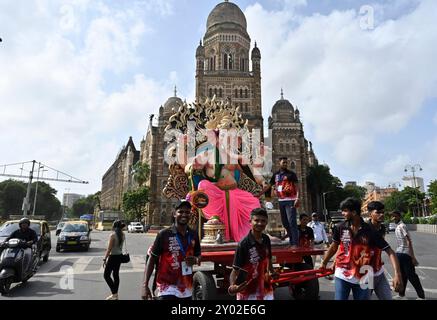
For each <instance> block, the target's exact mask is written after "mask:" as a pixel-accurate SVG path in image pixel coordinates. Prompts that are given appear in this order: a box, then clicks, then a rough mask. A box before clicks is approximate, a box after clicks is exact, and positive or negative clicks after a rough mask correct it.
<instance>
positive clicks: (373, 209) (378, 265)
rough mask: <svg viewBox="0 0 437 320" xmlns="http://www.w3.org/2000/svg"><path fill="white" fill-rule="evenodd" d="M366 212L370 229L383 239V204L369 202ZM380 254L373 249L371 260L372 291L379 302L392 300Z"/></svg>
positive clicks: (384, 231)
mask: <svg viewBox="0 0 437 320" xmlns="http://www.w3.org/2000/svg"><path fill="white" fill-rule="evenodd" d="M367 212H368V213H369V215H370V221H369V226H370V228H371V229H372V230H373V231H374V232H376V233H378V234H379V235H380V236H381V237H382V238H385V233H386V230H385V225H384V204H383V203H382V202H379V201H372V202H369V204H368V205H367ZM381 253H382V251H381V250H379V249H378V248H375V251H374V254H373V258H372V267H373V276H374V281H373V286H374V291H375V294H376V296H377V297H378V299H379V300H392V294H391V289H390V284H389V283H388V281H387V278H386V277H385V274H384V263H383V262H382V257H381ZM396 259H397V258H396Z"/></svg>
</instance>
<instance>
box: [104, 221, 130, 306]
mask: <svg viewBox="0 0 437 320" xmlns="http://www.w3.org/2000/svg"><path fill="white" fill-rule="evenodd" d="M124 227H125V224H124V223H122V222H121V221H120V220H116V221H114V223H113V224H112V230H113V232H112V234H111V236H110V237H109V243H108V248H107V249H106V254H105V258H104V259H103V267H104V268H105V272H104V274H103V276H104V278H105V281H106V283H107V284H108V286H109V288H110V289H111V293H112V294H111V295H110V296H109V297H107V298H106V300H118V286H119V284H120V278H119V275H118V273H119V271H120V265H121V256H122V247H123V243H124V240H125V236H124V233H123V228H124ZM111 274H112V277H113V278H114V279H112V278H111Z"/></svg>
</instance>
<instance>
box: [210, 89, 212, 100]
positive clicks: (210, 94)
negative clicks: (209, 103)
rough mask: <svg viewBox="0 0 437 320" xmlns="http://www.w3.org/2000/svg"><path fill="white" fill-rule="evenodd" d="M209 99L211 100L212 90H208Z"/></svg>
mask: <svg viewBox="0 0 437 320" xmlns="http://www.w3.org/2000/svg"><path fill="white" fill-rule="evenodd" d="M209 97H210V98H212V88H209Z"/></svg>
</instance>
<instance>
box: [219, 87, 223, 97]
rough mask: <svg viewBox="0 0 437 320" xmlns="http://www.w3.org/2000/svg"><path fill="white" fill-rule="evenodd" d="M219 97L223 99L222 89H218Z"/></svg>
mask: <svg viewBox="0 0 437 320" xmlns="http://www.w3.org/2000/svg"><path fill="white" fill-rule="evenodd" d="M219 97H220V98H221V97H223V89H222V88H219Z"/></svg>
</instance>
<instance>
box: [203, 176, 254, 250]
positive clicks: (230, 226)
mask: <svg viewBox="0 0 437 320" xmlns="http://www.w3.org/2000/svg"><path fill="white" fill-rule="evenodd" d="M198 190H202V191H203V192H205V193H206V194H207V195H208V198H209V203H208V205H207V206H206V207H205V208H204V209H202V211H203V214H204V215H205V217H206V218H207V219H210V218H211V217H212V216H215V215H217V216H219V217H220V220H221V221H222V222H223V223H224V224H225V226H226V233H225V237H226V239H229V240H234V241H236V242H239V241H240V240H241V239H243V238H244V237H245V236H247V234H248V233H249V230H250V212H251V211H252V210H253V209H255V208H259V207H260V203H259V200H258V198H256V197H254V196H253V195H252V194H251V193H250V192H247V191H244V190H241V189H233V190H229V216H230V221H229V219H228V211H227V208H226V193H225V192H226V191H224V190H221V189H219V188H218V187H216V186H215V185H214V184H213V183H212V182H210V181H208V180H202V181H200V183H199V187H198Z"/></svg>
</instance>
